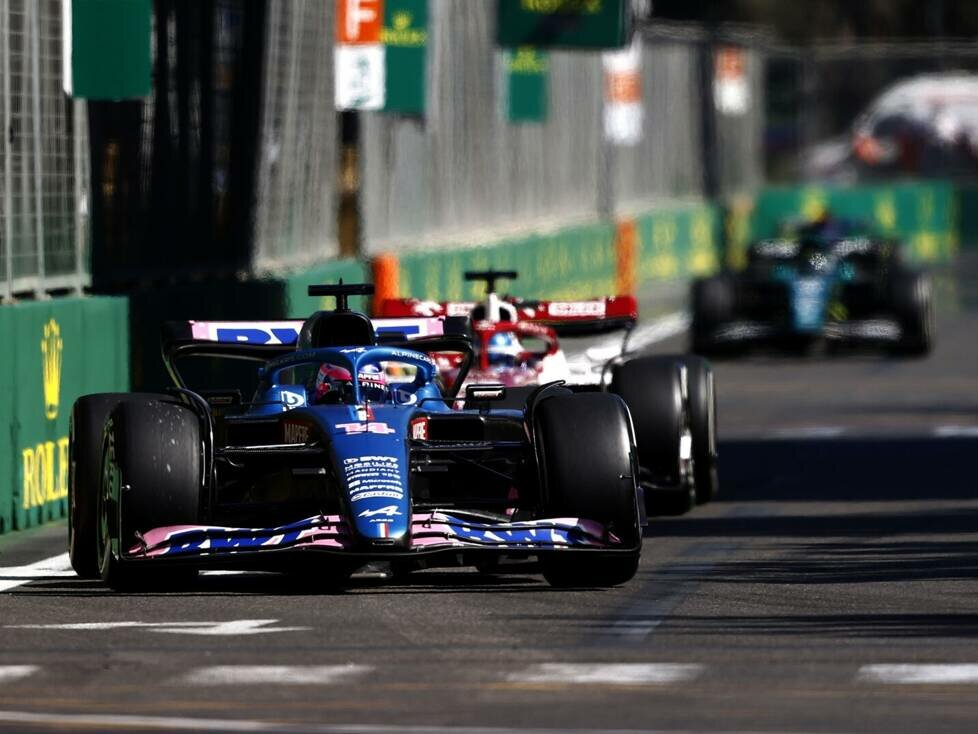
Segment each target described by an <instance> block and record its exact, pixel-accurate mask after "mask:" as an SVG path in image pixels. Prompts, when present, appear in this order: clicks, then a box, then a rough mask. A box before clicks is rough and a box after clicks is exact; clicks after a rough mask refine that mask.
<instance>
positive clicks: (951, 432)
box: [934, 426, 978, 438]
mask: <svg viewBox="0 0 978 734" xmlns="http://www.w3.org/2000/svg"><path fill="white" fill-rule="evenodd" d="M934 435H935V436H937V437H938V438H959V437H966V438H974V437H978V426H937V427H936V428H935V429H934Z"/></svg>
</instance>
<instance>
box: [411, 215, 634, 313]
mask: <svg viewBox="0 0 978 734" xmlns="http://www.w3.org/2000/svg"><path fill="white" fill-rule="evenodd" d="M614 237H615V228H614V226H613V225H612V224H587V225H582V226H575V227H565V228H562V229H557V230H554V231H552V232H547V233H533V234H527V235H523V236H520V237H515V238H512V239H506V240H502V241H499V242H495V243H491V244H486V245H479V246H468V247H464V248H461V249H459V248H439V249H436V250H417V251H414V252H403V253H397V254H398V256H399V260H400V270H399V272H400V293H401V295H402V296H413V297H416V298H424V299H430V300H435V301H441V300H450V301H457V300H467V299H474V298H478V297H480V296H481V295H482V294H483V289H484V287H485V286H484V285H482V284H481V283H467V282H465V280H464V279H463V275H464V272H465V271H466V270H486V269H488V268H490V267H491V268H496V269H497V270H516V271H518V272H519V274H520V277H519V279H518V280H515V281H512V282H510V283H506V284H505V289H506V291H507V292H510V293H512V294H513V295H517V296H524V297H533V298H584V297H589V296H593V295H598V294H604V293H612V292H613V291H614V289H615V246H614Z"/></svg>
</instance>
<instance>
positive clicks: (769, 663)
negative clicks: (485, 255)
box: [0, 257, 978, 734]
mask: <svg viewBox="0 0 978 734" xmlns="http://www.w3.org/2000/svg"><path fill="white" fill-rule="evenodd" d="M937 290H938V296H939V305H940V308H939V333H938V345H937V349H936V351H935V352H934V353H933V354H932V355H931V356H930V357H928V358H926V359H923V360H908V361H891V360H887V359H882V358H879V357H875V356H867V355H861V356H860V355H855V356H849V357H846V358H824V357H813V358H810V359H804V360H803V359H797V358H793V359H786V358H780V357H773V356H759V357H752V358H750V359H747V360H743V361H725V362H720V363H718V364H717V365H716V370H717V384H718V389H719V396H720V398H719V411H720V413H719V414H720V433H721V468H720V471H721V481H722V498H721V500H720V501H717V502H715V503H713V504H711V505H709V506H705V507H700V508H697V509H695V510H694V511H693V512H691V513H689V514H687V515H685V516H682V517H670V518H654V519H653V520H652V521H651V524H650V526H649V528H648V533H647V537H646V541H645V552H644V554H643V558H642V563H641V567H640V570H639V573H638V576H637V577H636V579H635V580H634V581H633V582H631V583H630V584H628V585H626V586H623V587H620V588H616V589H612V590H608V591H570V592H568V591H554V590H551V589H550V588H548V587H547V586H546V585H545V584H544V583H543V581H542V580H541V579H540V578H539V577H538V576H536V575H534V574H533V573H532V572H531V571H532V568H516V569H513V570H512V573H508V574H506V575H500V576H483V575H479V574H477V573H475V572H474V571H471V570H452V571H427V572H422V573H419V574H416V575H414V576H413V577H411V578H410V579H408V580H407V581H397V582H395V581H390V580H381V579H369V578H359V579H356V580H354V582H353V585H352V587H351V588H350V589H349V590H348V591H346V592H345V593H340V594H324V593H320V592H319V590H318V589H317V587H316V585H315V583H314V580H312V579H310V580H308V582H307V583H296V582H294V581H290V582H286V581H283V580H282V579H279V578H276V577H272V576H267V575H266V576H262V575H208V576H204V577H201V578H200V579H199V580H198V582H197V584H196V585H195V586H194V587H193V588H191V589H189V590H186V591H183V592H172V593H140V594H116V593H112V592H110V591H108V590H106V589H104V588H103V587H102V586H101V585H100V584H98V583H93V582H86V581H81V580H78V579H76V578H74V577H72V576H70V575H65V574H62V573H59V572H58V571H57V568H58V567H59V564H58V561H57V559H55V561H51V562H49V563H48V564H47V565H48V566H52V567H54V568H55V570H53V571H51V570H45V569H44V568H42V567H40V566H33V567H31V566H29V565H28V564H33V563H36V562H38V561H42V560H44V559H48V558H50V557H52V556H56V555H58V554H60V553H62V552H63V550H64V532H65V529H64V525H63V524H62V525H57V526H52V527H49V528H45V529H43V530H40V531H33V532H28V533H18V534H14V535H12V536H8V537H5V538H0V566H2V567H3V568H0V587H2V588H4V589H5V590H4V591H2V592H0V729H3V730H9V731H24V730H31V731H33V730H45V729H48V730H78V729H85V730H110V729H111V730H117V731H118V730H122V731H140V730H145V731H202V730H211V731H245V730H247V731H325V732H339V731H351V732H361V734H368V733H369V732H386V731H403V730H408V731H417V732H420V731H444V732H468V731H472V732H475V731H478V732H481V734H489V733H490V732H493V731H520V732H525V731H529V730H534V729H566V730H613V729H618V730H624V729H632V730H655V731H676V732H678V731H684V732H693V731H695V732H775V731H777V732H880V733H883V732H887V733H889V732H972V731H976V730H978V542H976V541H978V480H976V477H975V471H974V464H975V461H976V459H978V308H976V306H978V260H976V259H975V258H973V257H969V258H965V259H963V261H962V264H961V265H960V266H959V267H958V268H956V270H955V272H954V273H953V274H945V275H942V276H941V277H940V278H939V280H938V289H937ZM645 297H646V298H647V299H652V298H653V297H654V293H652V292H651V291H650V292H647V293H646V294H645ZM682 341H683V338H682V337H676V338H673V339H670V340H666V341H663V342H659V343H657V344H655V345H654V346H653V349H655V350H657V351H667V350H670V349H676V348H679V347H680V346H681V345H682ZM61 564H62V565H63V561H62V562H61ZM44 565H45V564H41V566H44ZM25 567H26V568H25ZM17 576H20V577H23V578H14V577H17ZM20 582H24V583H20ZM18 583H19V584H20V585H14V584H18ZM65 625H75V627H74V628H66V627H65ZM46 626H53V628H52V627H46ZM412 727H414V728H412Z"/></svg>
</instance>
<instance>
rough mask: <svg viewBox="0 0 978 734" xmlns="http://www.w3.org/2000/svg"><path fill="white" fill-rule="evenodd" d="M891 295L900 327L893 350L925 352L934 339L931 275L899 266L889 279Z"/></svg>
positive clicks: (911, 354) (921, 353)
mask: <svg viewBox="0 0 978 734" xmlns="http://www.w3.org/2000/svg"><path fill="white" fill-rule="evenodd" d="M890 297H891V301H892V305H893V310H894V312H895V313H896V316H897V319H898V320H899V322H900V328H901V330H902V333H901V335H900V341H899V342H898V343H897V345H896V348H895V350H894V351H896V352H897V353H898V354H902V355H905V356H913V357H922V356H924V355H926V354H928V353H929V352H930V350H931V348H932V346H933V341H934V303H933V297H932V294H931V285H930V279H929V278H928V277H927V275H926V274H924V273H917V272H913V271H907V270H898V271H897V272H895V273H894V274H893V278H892V280H891V282H890Z"/></svg>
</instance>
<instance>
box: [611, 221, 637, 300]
mask: <svg viewBox="0 0 978 734" xmlns="http://www.w3.org/2000/svg"><path fill="white" fill-rule="evenodd" d="M636 259H637V252H636V236H635V220H634V219H622V220H619V222H618V224H617V226H616V227H615V262H616V269H615V286H616V288H617V291H616V295H619V296H632V295H635V285H636V283H635V269H636V264H637V263H636Z"/></svg>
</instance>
